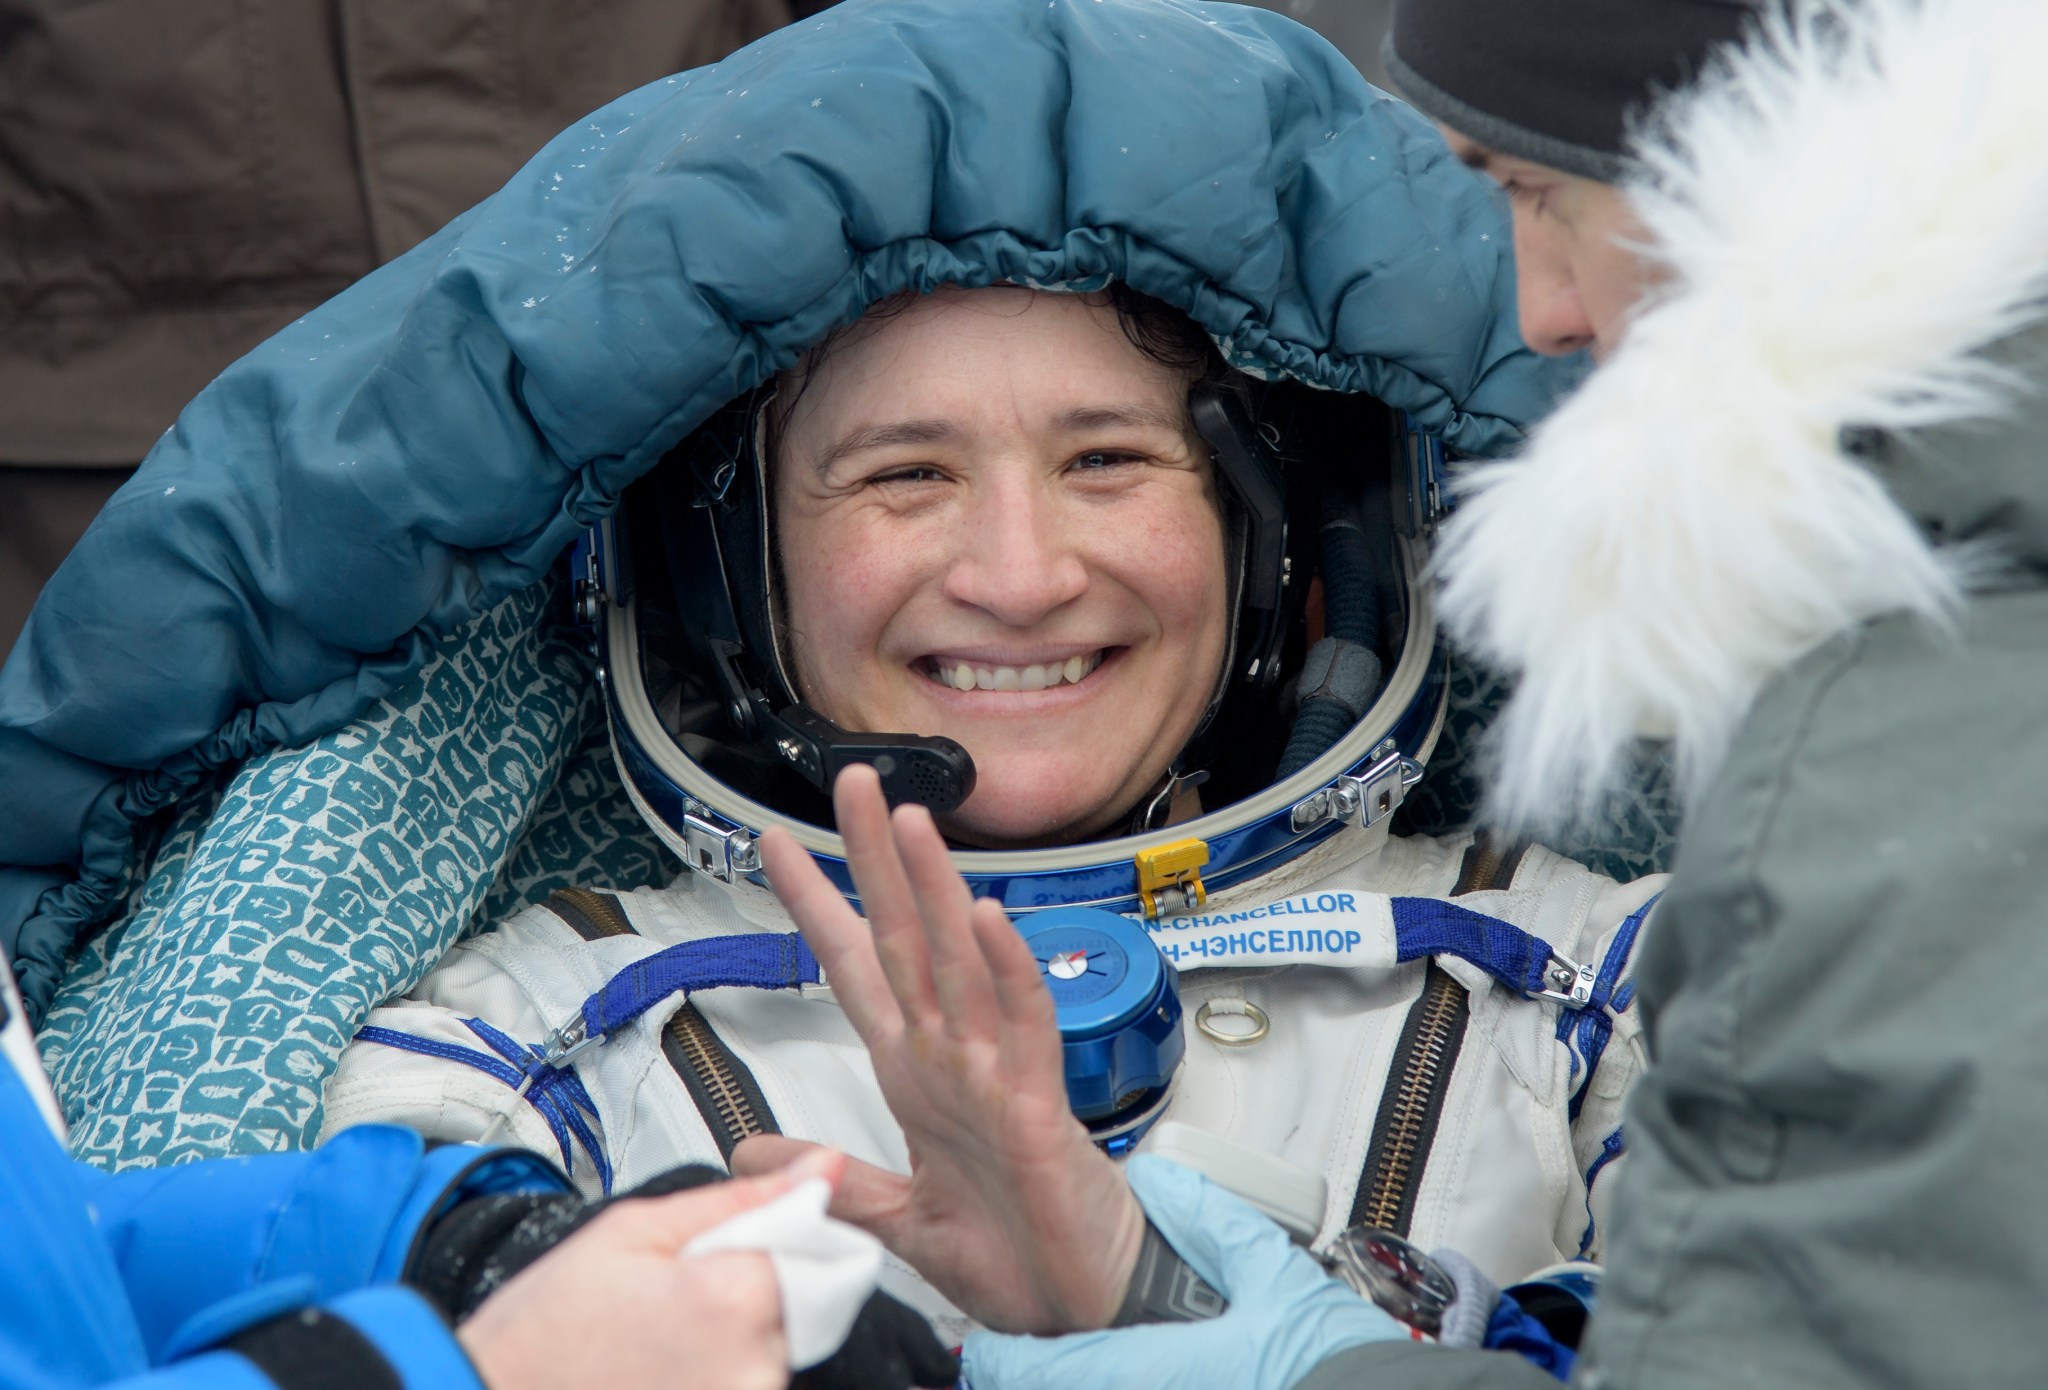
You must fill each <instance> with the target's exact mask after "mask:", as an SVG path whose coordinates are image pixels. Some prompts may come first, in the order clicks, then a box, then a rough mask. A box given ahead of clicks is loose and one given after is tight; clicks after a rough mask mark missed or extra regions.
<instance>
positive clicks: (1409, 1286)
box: [1323, 1226, 1458, 1337]
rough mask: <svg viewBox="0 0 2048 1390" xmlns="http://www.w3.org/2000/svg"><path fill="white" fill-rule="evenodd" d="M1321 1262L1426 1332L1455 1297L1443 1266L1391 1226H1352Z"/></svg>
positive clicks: (1436, 1328) (1439, 1322)
mask: <svg viewBox="0 0 2048 1390" xmlns="http://www.w3.org/2000/svg"><path fill="white" fill-rule="evenodd" d="M1323 1263H1325V1264H1326V1265H1328V1266H1329V1267H1330V1272H1331V1273H1333V1274H1335V1275H1336V1276H1337V1277H1338V1278H1340V1279H1342V1280H1343V1281H1344V1282H1345V1283H1347V1284H1349V1285H1350V1286H1351V1287H1352V1288H1353V1289H1355V1290H1357V1291H1358V1292H1359V1293H1361V1294H1363V1295H1364V1296H1365V1297H1367V1298H1369V1299H1371V1300H1372V1301H1373V1302H1374V1303H1377V1304H1378V1305H1379V1306H1380V1307H1381V1308H1383V1309H1385V1310H1386V1311H1387V1312H1388V1313H1389V1314H1390V1315H1392V1316H1393V1317H1394V1319H1395V1320H1396V1321H1399V1322H1403V1323H1406V1324H1407V1325H1408V1326H1410V1327H1412V1328H1414V1329H1415V1330H1416V1331H1417V1332H1423V1333H1427V1334H1428V1335H1429V1336H1432V1337H1434V1336H1436V1335H1437V1333H1438V1332H1440V1331H1442V1330H1443V1325H1444V1310H1445V1309H1447V1308H1449V1307H1450V1306H1451V1304H1452V1303H1453V1302H1454V1301H1455V1300H1456V1299H1457V1297H1458V1286H1457V1284H1456V1283H1454V1282H1452V1279H1451V1276H1450V1275H1448V1274H1446V1273H1445V1272H1444V1269H1443V1266H1441V1265H1439V1264H1438V1263H1437V1262H1436V1261H1435V1260H1432V1259H1431V1258H1430V1257H1429V1256H1427V1255H1425V1254H1423V1253H1422V1252H1421V1251H1420V1250H1417V1249H1416V1248H1415V1247H1414V1246H1412V1245H1410V1244H1409V1243H1408V1242H1407V1241H1405V1240H1403V1239H1401V1237H1399V1236H1397V1235H1395V1234H1394V1233H1393V1232H1391V1231H1382V1230H1378V1229H1376V1228H1374V1227H1371V1226H1353V1227H1351V1228H1350V1229H1348V1230H1346V1231H1345V1232H1343V1233H1342V1234H1341V1235H1339V1236H1338V1237H1337V1238H1336V1239H1335V1240H1333V1241H1331V1242H1330V1248H1329V1251H1328V1252H1327V1253H1326V1254H1325V1255H1324V1256H1323Z"/></svg>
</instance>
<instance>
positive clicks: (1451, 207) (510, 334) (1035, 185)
mask: <svg viewBox="0 0 2048 1390" xmlns="http://www.w3.org/2000/svg"><path fill="white" fill-rule="evenodd" d="M1110 278H1114V279H1119V280H1123V281H1126V282H1128V283H1129V284H1131V285H1132V286H1134V287H1136V288H1137V289H1140V290H1142V291H1144V292H1146V293H1148V294H1151V295H1154V296H1156V297H1158V298H1160V299H1163V300H1166V301H1167V302H1169V303H1172V304H1175V305H1178V306H1180V307H1181V308H1183V309H1185V310H1187V311H1188V312H1189V313H1190V314H1192V315H1193V316H1194V318H1195V319H1196V320H1197V321H1199V322H1200V323H1201V324H1202V325H1203V327H1205V328H1206V329H1207V330H1208V331H1209V332H1210V333H1211V334H1212V335H1214V336H1215V338H1216V339H1217V341H1218V342H1219V343H1220V344H1221V345H1222V347H1223V349H1224V351H1225V353H1226V355H1227V356H1228V357H1229V359H1230V360H1231V361H1232V362H1234V363H1236V364H1237V365H1240V366H1243V367H1246V368H1249V369H1252V370H1255V371H1260V372H1264V373H1268V374H1273V373H1284V374H1288V375H1292V376H1294V377H1297V378H1299V379H1301V380H1303V381H1307V382H1310V383H1312V384H1315V385H1317V386H1321V387H1327V388H1331V389H1336V390H1344V391H1367V392H1371V393H1372V394H1374V395H1377V396H1379V397H1381V398H1382V399H1384V400H1385V401H1387V402H1389V403H1390V404H1392V405H1395V406H1397V407H1400V408H1402V409H1405V410H1408V411H1411V412H1413V413H1414V414H1415V415H1416V417H1417V418H1418V419H1419V420H1420V421H1421V422H1422V424H1423V425H1424V426H1425V427H1426V428H1428V429H1430V430H1432V431H1435V432H1437V433H1440V434H1441V435H1442V436H1443V437H1444V438H1445V439H1446V440H1448V441H1449V442H1450V443H1452V444H1453V445H1455V446H1458V447H1460V448H1463V449H1465V450H1468V451H1470V452H1475V453H1491V452H1496V451H1498V450H1500V449H1501V448H1503V447H1505V446H1508V445H1510V444H1512V443H1513V442H1515V441H1516V440H1517V439H1519V437H1520V430H1521V427H1522V426H1523V425H1524V424H1525V423H1526V422H1528V421H1530V420H1532V419H1534V418H1535V417H1536V416H1538V415H1540V414H1541V413H1542V412H1543V411H1544V410H1545V409H1547V408H1548V406H1549V404H1550V403H1551V401H1552V400H1553V399H1554V398H1555V396H1556V395H1557V394H1558V392H1559V391H1560V390H1562V389H1563V388H1565V387H1566V386H1568V385H1569V384H1570V383H1571V380H1572V379H1573V377H1574V375H1575V371H1576V364H1570V363H1566V364H1558V363H1551V362H1546V361H1543V360H1541V359H1538V358H1535V357H1533V356H1532V355H1531V354H1529V353H1528V351H1527V350H1526V349H1524V348H1523V347H1522V345H1521V341H1520V338H1519V335H1518V333H1517V331H1516V327H1515V315H1514V285H1513V281H1512V265H1511V260H1510V250H1509V238H1508V234H1507V226H1506V220H1505V216H1504V212H1503V210H1502V208H1501V207H1500V206H1499V205H1498V202H1497V200H1496V199H1495V198H1494V197H1493V196H1492V195H1491V194H1490V193H1489V192H1488V191H1487V190H1486V189H1484V188H1483V187H1482V186H1481V185H1480V183H1479V182H1478V181H1477V180H1475V179H1473V178H1472V176H1471V175H1470V174H1469V173H1468V172H1467V171H1465V170H1464V169H1462V168H1460V167H1459V166H1458V165H1457V164H1456V163H1455V162H1454V161H1453V160H1451V159H1450V158H1449V156H1448V154H1447V153H1446V151H1445V150H1444V148H1443V146H1442V145H1441V144H1440V143H1439V141H1438V140H1437V137H1436V135H1435V134H1434V132H1433V131H1432V130H1431V128H1430V127H1429V125H1428V123H1427V122H1426V121H1424V120H1423V119H1422V118H1420V117H1419V116H1417V115H1416V114H1415V113H1414V112H1413V111H1411V110H1409V109H1408V108H1407V107H1405V106H1402V105H1400V104H1399V103H1398V102H1395V101H1393V100H1391V99H1389V98H1387V97H1385V96H1383V95H1382V94H1380V93H1379V92H1377V91H1375V90H1374V89H1372V88H1371V87H1369V86H1367V85H1366V84H1365V83H1364V82H1363V80H1361V79H1360V78H1359V76H1358V75H1357V73H1356V72H1355V71H1353V70H1352V69H1351V68H1350V67H1349V66H1348V65H1347V64H1346V63H1345V62H1344V60H1343V59H1342V58H1341V57H1340V56H1339V55H1338V54H1337V53H1336V52H1335V50H1333V49H1331V48H1329V47H1328V46H1327V45H1326V44H1324V43H1323V41H1322V40H1320V39H1319V38H1317V37H1316V36H1315V35H1313V34H1311V33H1310V32H1309V31H1308V30H1306V29H1303V28H1301V27H1299V26H1297V25H1295V24H1293V23H1291V22H1289V21H1287V20H1284V19H1281V18H1279V17H1277V16H1275V15H1272V14H1270V13H1267V12H1265V11H1261V10H1254V9H1244V8H1238V7H1235V6H1229V5H1205V4H1199V3H1193V0H976V3H974V4H972V5H962V4H960V3H959V0H848V3H845V4H842V5H840V6H838V7H837V8H835V9H833V10H830V11H827V12H826V13H825V14H823V15H821V16H819V17H817V18H815V19H813V20H810V21H808V22H806V23H804V24H801V25H797V26H795V27H792V28H790V29H787V30H784V31H781V32H779V33H776V34H774V35H771V36H770V37H768V38H766V39H764V40H762V41H761V42H759V43H756V44H755V45H753V46H752V47H750V48H748V49H745V50H743V51H742V52H740V53H738V54H736V55H735V56H733V57H732V58H730V59H728V60H727V61H725V62H723V63H721V64H718V65H716V66H714V67H710V68H706V69H702V70H699V71H697V72H693V73H686V74H682V75H679V76H676V77H672V78H668V79H665V80H663V81H660V82H656V83H653V84H651V85H649V86H647V87H644V88H642V89H641V90H639V91H636V92H633V93H630V94H629V95H627V96H624V97H621V98H620V99H619V100H618V101H616V102H613V103H612V104H611V105H609V106H607V107H605V108H604V109H602V110H600V111H598V112H596V113H595V114H594V115H592V116H591V117H590V118H589V119H588V120H585V121H583V122H580V123H578V124H577V125H576V126H575V127H573V128H572V129H570V130H568V131H565V132H564V133H563V134H562V135H561V136H559V137H558V138H556V139H555V140H554V141H553V142H552V143H551V144H549V145H548V146H547V147H546V148H545V149H544V150H542V151H541V153H540V154H539V155H538V156H536V157H535V159H534V160H533V161H532V163H530V164H529V165H528V166H527V167H526V168H525V169H523V170H522V171H521V172H520V173H519V174H518V175H517V176H516V177H515V178H514V179H513V180H512V181H511V183H509V184H508V185H507V186H506V187H505V188H504V189H503V190H502V191H500V192H499V193H498V194H496V195H495V196H493V197H492V198H490V199H489V200H487V201H486V202H484V203H483V204H481V205H480V206H478V207H477V208H475V209H473V210H472V211H470V212H469V213H467V214H465V215H464V216H463V217H461V218H459V219H457V220H456V221H455V222H454V223H452V224H450V225H449V226H448V227H447V228H446V229H444V230H443V231H442V232H441V233H439V234H438V235H436V236H434V237H433V238H431V239H429V240H428V241H426V242H425V243H423V244H422V245H420V246H419V247H418V248H417V249H415V250H414V251H412V252H411V253H410V254H408V255H406V256H404V257H403V258H401V259H400V260H398V261H396V262H394V263H392V264H391V265H388V266H386V267H384V268H383V269H381V270H379V271H377V272H376V273H374V274H372V275H370V276H369V277H367V278H366V279H364V280H363V281H362V282H360V283H359V284H357V285H355V286H354V287H353V288H351V289H349V290H348V291H347V292H345V293H344V294H342V295H340V296H339V297H337V298H336V299H334V300H333V301H332V302H330V303H328V304H327V305H324V306H323V307H322V308H320V309H319V310H317V311H315V312H314V313H311V314H308V315H307V316H306V317H305V318H303V319H300V320H299V321H298V322H297V323H295V324H293V325H292V326H291V327H289V328H287V329H286V330H284V331H283V332H281V333H279V334H278V335H277V336H276V337H275V338H273V339H271V340H270V341H269V342H268V343H266V344H264V345H263V346H262V347H260V348H258V349H257V350H256V351H255V352H252V353H251V354H250V355H249V356H248V357H246V358H244V359H242V360H241V361H240V362H238V363H236V364H235V365H234V366H232V367H231V368H229V369H228V370H227V371H226V372H224V373H223V374H222V375H221V376H220V378H219V379H218V380H216V381H215V382H214V383H213V384H212V385H211V386H209V387H208V388H207V389H206V390H205V391H204V392H203V393H202V394H201V395H200V396H199V397H198V398H197V399H196V400H195V401H193V403H192V404H191V405H190V406H189V407H187V409H186V410H185V412H184V413H183V414H182V415H181V416H180V417H179V419H178V422H177V424H176V425H175V426H174V427H173V428H172V429H171V430H170V431H169V432H168V433H167V434H166V435H165V436H164V438H163V439H162V440H161V441H160V442H159V443H158V445H157V446H156V448H155V449H154V450H152V451H151V453H150V456H149V458H148V460H147V461H146V462H145V464H144V466H143V468H142V470H141V471H140V472H139V473H138V474H137V475H136V477H135V479H134V480H133V481H132V482H131V483H130V484H129V485H128V486H127V487H125V488H124V489H122V491H121V492H120V493H119V494H117V495H116V497H115V498H114V500H113V501H112V502H111V503H110V504H109V505H108V507H107V509H106V511H105V512H104V513H103V514H102V515H101V516H100V517H99V519H98V520H97V521H96V522H95V523H94V525H93V527H92V529H91V530H90V531H89V532H88V533H87V535H86V536H85V538H84V540H83V541H82V542H81V544H80V545H79V547H78V549H77V551H76V552H75V553H74V554H73V555H72V556H71V558H70V559H69V560H67V561H66V563H65V564H64V566H63V567H62V568H61V569H60V570H59V571H58V573H57V575H56V577H55V578H54V579H53V580H52V581H51V583H50V585H49V587H48V589H47V590H46V591H45V592H44V594H43V597H42V599H41V601H40V603H39V604H38V606H37V608H36V610H35V613H34V615H33V616H32V617H31V619H30V621H29V625H28V627H27V629H26V631H25V632H24V634H23V636H22V638H21V640H20V642H19V643H18V644H17V646H16V647H15V649H14V652H13V654H12V655H11V657H10V658H9V660H8V663H7V665H6V667H5V669H4V671H0V866H4V867H0V945H6V946H9V947H10V948H11V950H12V953H13V955H14V958H15V962H16V969H17V972H18V973H19V975H20V976H21V980H22V985H23V989H24V991H25V992H26V994H27V995H28V996H29V997H30V999H31V1000H32V1001H34V1004H33V1005H32V1007H39V1006H40V1004H41V1003H42V1002H44V1001H47V999H48V997H49V994H50V991H51V989H52V988H53V987H54V984H55V981H56V978H57V976H58V974H59V972H60V971H61V969H62V967H63V962H64V959H65V957H66V955H67V953H68V951H69V950H70V948H71V945H72V942H73V940H74V938H75V937H76V936H77V934H78V933H79V932H80V931H82V930H85V929H86V928H88V927H89V926H91V925H92V924H93V923H95V922H97V921H99V920H103V919H104V918H106V917H107V916H108V915H110V914H111V913H113V912H114V911H115V910H116V909H117V907H118V906H119V896H120V894H121V893H122V892H123V891H124V889H123V887H122V885H123V883H124V881H125V880H124V875H125V874H126V873H127V872H128V871H129V870H130V869H131V868H132V865H133V860H134V847H135V845H136V844H137V837H138V831H139V830H141V829H142V828H144V827H145V826H146V825H147V824H148V823H149V822H150V819H151V818H152V817H153V816H155V815H156V813H158V812H159V811H161V810H163V809H164V808H166V807H168V806H170V805H172V804H174V803H176V802H177V801H178V800H179V799H180V798H182V797H184V796H186V795H187V794H189V793H190V792H191V791H192V790H193V789H194V788H196V787H198V786H200V785H201V784H203V783H204V782H206V781H207V779H208V778H209V777H210V776H211V775H212V774H213V773H214V772H215V771H216V770H217V769H220V768H223V767H228V766H232V765H234V764H236V763H238V762H239V761H240V760H242V759H244V758H246V757H248V756H250V755H251V754H253V753H256V752H260V751H263V750H266V749H269V748H273V747H277V746H280V745H285V744H292V743H298V742H303V741H305V740H307V739H310V738H313V737H316V736H318V735H319V734H321V733H323V732H325V731H327V730H330V729H333V728H335V727H336V726H337V725H340V724H342V723H344V722H346V721H347V720H349V719H351V718H353V717H355V716H356V715H357V714H359V713H360V712H361V711H362V710H363V709H364V708H365V707H367V706H368V705H369V704H370V703H371V702H372V701H374V700H377V699H379V698H380V697H382V696H385V695H387V694H390V693H391V692H392V691H394V690H397V689H400V688H401V687H403V686H404V684H405V683H406V682H407V681H408V680H409V679H411V678H412V676H413V675H414V674H415V673H416V672H417V671H418V670H419V668H420V666H421V664H422V662H423V661H424V659H425V657H426V655H427V653H428V652H429V651H430V650H431V649H432V647H433V645H434V644H435V643H436V642H437V641H438V640H440V639H442V638H444V637H445V636H447V635H448V634H450V633H451V632H453V631H455V630H456V629H457V628H459V627H460V626H461V625H462V624H463V623H464V622H466V621H467V620H469V619H471V618H473V617H474V616H475V615H477V614H478V613H480V612H482V611H484V610H485V609H487V608H489V607H491V606H492V605H493V604H495V603H497V602H499V601H500V600H502V599H503V598H504V597H505V596H506V595H508V594H509V593H511V592H513V591H515V590H517V589H520V588H522V587H525V586H527V585H530V584H532V583H533V582H534V581H535V580H536V579H537V578H538V577H540V576H541V575H543V574H544V573H545V572H546V571H547V570H548V568H549V567H550V566H551V565H552V564H554V563H555V562H556V560H557V558H558V557H559V556H560V555H561V553H562V551H563V549H564V548H565V547H566V546H568V545H569V544H570V543H571V542H572V541H573V540H574V539H575V537H576V536H577V534H578V533H579V532H580V531H581V530H583V529H584V528H585V527H587V526H589V525H590V524H591V523H592V522H593V521H594V520H596V519H598V518H600V517H602V516H604V515H605V514H606V513H607V512H608V511H609V510H610V509H611V508H612V507H613V506H614V505H615V504H616V501H617V499H618V497H619V494H620V492H621V490H622V489H623V488H624V487H625V486H626V485H627V484H628V483H630V482H631V481H632V480H633V479H634V478H635V477H637V476H639V475H640V474H641V473H642V472H644V471H645V470H646V469H647V468H649V467H650V466H651V465H652V464H653V463H654V462H655V461H656V460H658V459H659V458H660V457H661V456H662V455H663V454H664V453H665V452H666V451H667V450H669V449H670V448H671V447H673V446H674V445H675V444H676V443H677V442H678V441H679V440H680V439H682V438H683V437H684V435H685V434H687V433H688V432H689V431H690V430H691V429H692V428H694V427H695V426H696V425H697V424H699V423H700V422H701V421H703V420H704V419H705V418H706V417H707V416H708V415H709V414H710V413H711V412H712V411H714V410H715V409H716V408H717V407H718V406H719V405H721V404H722V403H724V402H725V401H727V400H729V399H731V398H732V397H734V396H736V395H738V394H740V393H741V392H743V391H745V390H747V389H749V388H751V387H752V386H753V385H755V384H757V383H759V382H761V381H762V380H764V379H766V378H767V377H768V376H770V375H771V374H772V373H774V372H775V371H777V370H778V369H780V368H782V367H784V366H786V365H788V364H789V363H790V362H791V361H792V360H793V359H794V358H795V357H796V356H797V354H798V353H799V352H801V351H802V350H803V349H804V348H805V347H807V346H809V345H810V344H811V343H813V342H815V341H816V340H817V339H819V338H820V337H821V336H823V335H824V334H825V333H826V332H827V331H829V330H830V329H832V328H833V327H835V326H837V325H840V324H843V323H847V322H849V321H851V320H853V319H854V318H856V317H858V316H859V315H860V313H861V312H862V310H863V308H864V307H865V306H866V305H868V304H870V303H872V302H873V301H875V300H876V299H879V298H881V297H884V296H886V295H889V294H892V293H894V292H896V291H899V290H903V289H906V288H909V289H918V290H925V289H930V288H932V287H934V286H937V285H941V284H947V283H953V284H961V285H968V286H974V285H983V284H988V283H990V282H992V281H998V280H1009V281H1017V282H1022V283H1028V284H1034V285H1046V286H1062V287H1069V288H1083V287H1092V286H1097V285H1100V284H1101V283H1103V282H1104V281H1105V280H1106V279H1110Z"/></svg>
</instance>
